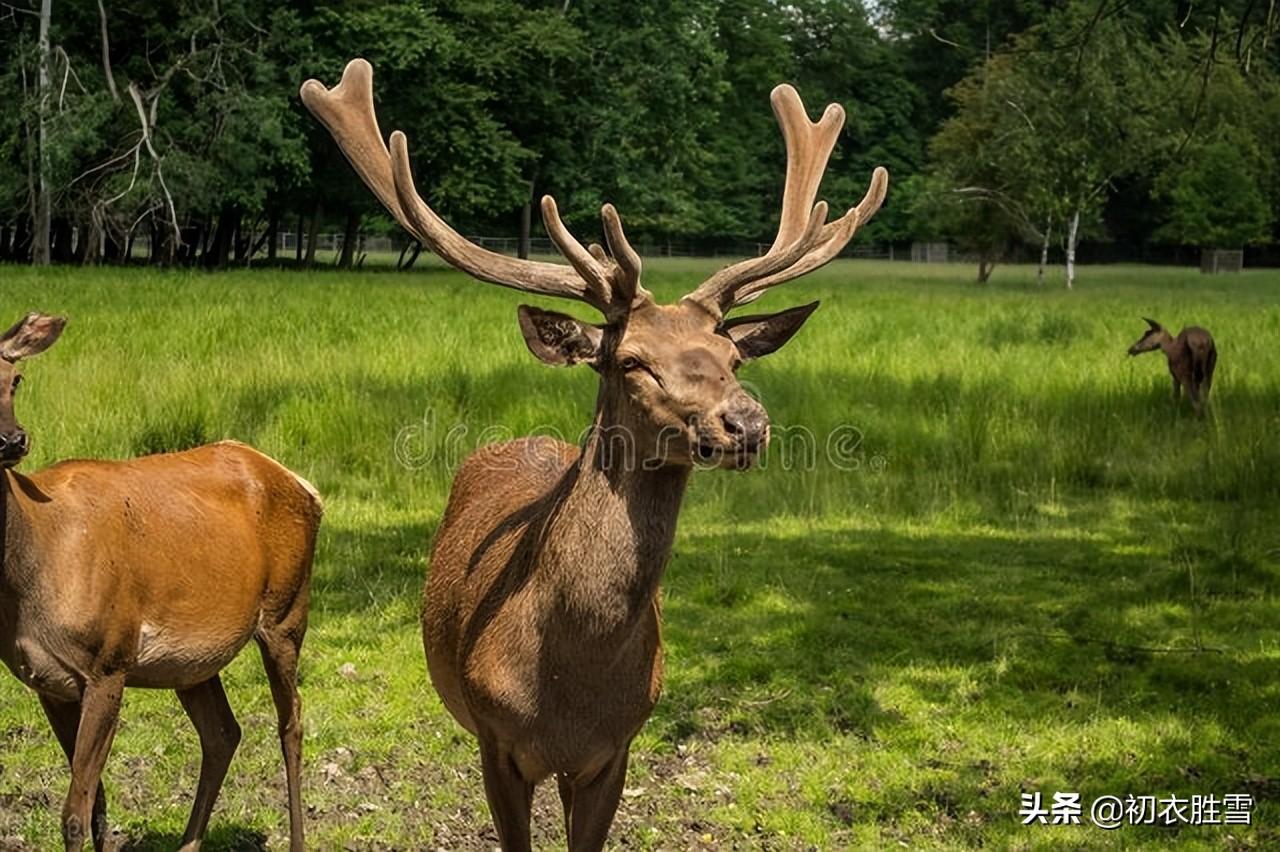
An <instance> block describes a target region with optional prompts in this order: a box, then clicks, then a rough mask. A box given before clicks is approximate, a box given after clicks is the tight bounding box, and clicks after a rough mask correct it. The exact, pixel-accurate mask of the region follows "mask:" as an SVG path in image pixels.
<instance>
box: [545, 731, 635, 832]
mask: <svg viewBox="0 0 1280 852" xmlns="http://www.w3.org/2000/svg"><path fill="white" fill-rule="evenodd" d="M627 754H628V750H627V749H625V748H624V749H623V750H622V751H619V752H618V753H617V754H615V755H614V756H613V758H612V759H611V760H610V761H609V763H608V764H606V765H605V767H604V768H603V769H601V770H600V771H599V772H598V773H597V774H596V775H595V776H593V777H591V778H588V779H585V780H584V779H576V778H575V779H573V780H571V781H570V782H569V786H570V787H571V790H569V791H566V789H565V785H564V784H563V783H562V784H561V788H560V800H561V802H562V803H563V804H564V806H565V809H566V813H565V822H566V823H567V824H568V826H569V852H598V850H600V849H603V848H604V842H605V840H606V839H607V838H608V836H609V826H611V825H613V816H614V814H615V813H617V811H618V802H619V801H620V800H621V799H622V787H623V783H624V782H625V781H626V779H627Z"/></svg>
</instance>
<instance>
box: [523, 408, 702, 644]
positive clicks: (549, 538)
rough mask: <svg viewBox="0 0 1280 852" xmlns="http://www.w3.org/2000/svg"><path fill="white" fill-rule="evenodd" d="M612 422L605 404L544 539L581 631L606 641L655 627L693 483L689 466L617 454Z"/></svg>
mask: <svg viewBox="0 0 1280 852" xmlns="http://www.w3.org/2000/svg"><path fill="white" fill-rule="evenodd" d="M614 422H616V421H614V420H612V419H611V418H610V417H609V411H608V408H607V406H604V407H602V409H601V410H598V411H597V416H596V421H595V427H596V428H593V429H592V430H591V433H590V435H589V436H588V438H587V440H586V442H585V443H584V445H583V449H582V453H581V455H580V456H579V458H578V461H577V463H576V465H575V466H574V469H573V470H572V471H571V472H570V474H569V475H568V476H567V477H566V478H565V480H564V481H563V483H562V488H563V489H564V491H563V494H562V496H561V499H559V500H558V501H557V504H556V508H555V510H554V512H553V514H552V516H551V517H550V518H549V519H548V523H547V528H546V536H545V537H544V539H543V540H544V542H545V548H546V550H547V551H549V552H550V555H551V556H552V558H551V559H549V560H547V562H548V564H552V565H556V566H558V570H559V571H560V572H561V576H559V577H558V578H557V580H558V582H557V583H556V586H557V588H558V590H559V592H560V601H559V602H560V604H561V606H562V607H563V608H564V609H565V610H566V614H568V615H570V616H571V617H572V623H573V624H574V625H575V626H576V629H577V630H579V631H583V630H585V631H586V632H587V633H588V634H589V635H590V636H593V637H598V638H600V639H606V638H608V639H619V638H622V634H626V633H628V632H630V631H634V630H636V629H639V628H643V627H644V626H645V625H650V624H652V623H653V619H652V617H651V614H652V612H653V607H654V603H655V599H656V597H657V594H658V590H659V586H660V584H661V582H662V574H663V571H664V570H665V569H666V564H667V559H668V557H669V556H670V555H671V545H672V542H673V541H674V539H675V532H676V520H677V518H678V517H679V515H680V504H681V502H682V500H683V499H684V491H685V486H686V484H687V482H688V478H689V468H687V467H678V466H665V465H664V466H656V467H655V466H652V465H645V464H644V463H643V462H644V459H643V458H642V457H630V456H631V454H626V453H621V452H619V451H618V444H617V443H616V438H617V436H618V434H619V433H620V432H621V430H620V429H619V428H618V427H616V426H614V427H612V428H609V427H608V426H607V424H610V423H614ZM623 455H628V456H629V457H627V458H623Z"/></svg>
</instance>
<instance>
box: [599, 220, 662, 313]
mask: <svg viewBox="0 0 1280 852" xmlns="http://www.w3.org/2000/svg"><path fill="white" fill-rule="evenodd" d="M600 221H601V222H602V223H604V239H605V242H606V243H608V245H609V251H610V253H611V254H612V255H613V259H614V262H615V263H616V264H617V265H618V272H619V277H618V286H619V289H620V290H621V293H620V294H619V295H620V296H622V297H623V298H625V299H626V300H627V301H629V302H630V303H631V304H632V305H637V304H640V303H646V302H652V301H653V296H652V295H651V294H650V293H649V291H648V290H646V289H644V287H642V286H641V285H640V269H641V264H640V255H639V254H637V253H636V250H635V249H633V248H632V247H631V243H630V241H629V240H627V235H626V233H624V232H623V230H622V219H621V217H619V216H618V210H617V208H615V207H614V206H613V205H612V204H606V205H604V206H603V207H601V208H600Z"/></svg>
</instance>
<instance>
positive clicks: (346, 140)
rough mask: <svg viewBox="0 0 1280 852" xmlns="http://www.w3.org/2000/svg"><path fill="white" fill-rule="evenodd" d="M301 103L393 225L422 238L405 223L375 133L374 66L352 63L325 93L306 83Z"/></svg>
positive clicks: (317, 84)
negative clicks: (330, 139) (336, 145)
mask: <svg viewBox="0 0 1280 852" xmlns="http://www.w3.org/2000/svg"><path fill="white" fill-rule="evenodd" d="M300 95H301V97H302V103H303V104H304V105H306V107H307V109H309V110H310V111H311V114H312V115H314V116H315V117H316V118H318V119H319V120H320V123H321V124H323V125H324V126H325V128H327V129H328V131H329V133H330V134H331V135H332V136H333V138H334V140H335V141H336V142H337V143H338V147H339V148H341V149H342V153H343V154H345V155H346V157H347V160H349V161H350V162H351V165H352V167H353V168H354V169H355V170H356V174H358V175H360V179H361V180H363V181H364V182H365V185H366V186H368V187H369V189H371V190H372V191H373V194H374V195H376V196H377V197H378V200H379V201H381V202H382V206H383V207H385V208H387V212H389V213H390V214H391V215H392V216H394V217H395V219H396V221H397V222H399V223H400V225H401V227H403V228H404V229H405V230H406V231H408V232H409V233H410V234H412V235H413V236H414V237H415V238H417V239H421V237H420V236H419V235H418V234H417V233H414V229H413V228H412V227H411V226H410V225H409V223H408V222H407V221H406V220H405V217H404V213H403V212H402V211H401V209H400V203H399V202H398V201H397V200H396V189H395V182H394V179H393V178H392V176H391V156H390V154H388V153H387V146H386V144H385V143H384V142H383V141H382V131H380V130H379V129H378V116H377V114H376V113H375V112H374V109H373V66H371V65H370V64H369V63H368V62H366V61H365V60H363V59H353V60H351V61H350V62H348V63H347V67H346V68H345V69H343V72H342V80H341V81H340V82H339V83H338V85H336V86H334V87H333V88H332V89H326V88H325V86H324V84H323V83H321V82H320V81H319V80H307V81H306V82H305V83H303V84H302V89H301V91H300Z"/></svg>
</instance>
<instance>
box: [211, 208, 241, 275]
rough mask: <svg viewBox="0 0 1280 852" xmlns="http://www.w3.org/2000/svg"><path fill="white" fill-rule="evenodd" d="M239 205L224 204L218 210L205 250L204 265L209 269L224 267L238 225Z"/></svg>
mask: <svg viewBox="0 0 1280 852" xmlns="http://www.w3.org/2000/svg"><path fill="white" fill-rule="evenodd" d="M241 216H242V214H241V212H240V205H238V204H224V205H223V206H222V210H220V211H219V212H218V224H217V226H216V229H215V230H214V232H213V239H212V241H211V243H210V245H209V247H208V248H207V249H206V250H205V255H204V265H205V266H207V267H209V268H211V269H224V268H225V267H226V265H227V261H228V260H229V259H230V257H231V251H232V249H233V247H234V244H235V235H236V230H237V229H238V228H239V227H240V218H241Z"/></svg>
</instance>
